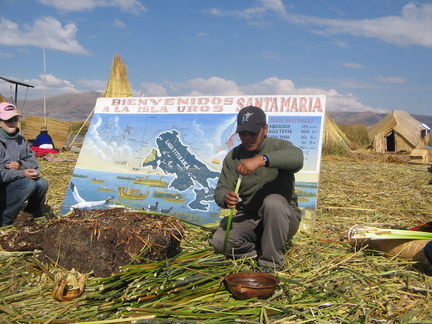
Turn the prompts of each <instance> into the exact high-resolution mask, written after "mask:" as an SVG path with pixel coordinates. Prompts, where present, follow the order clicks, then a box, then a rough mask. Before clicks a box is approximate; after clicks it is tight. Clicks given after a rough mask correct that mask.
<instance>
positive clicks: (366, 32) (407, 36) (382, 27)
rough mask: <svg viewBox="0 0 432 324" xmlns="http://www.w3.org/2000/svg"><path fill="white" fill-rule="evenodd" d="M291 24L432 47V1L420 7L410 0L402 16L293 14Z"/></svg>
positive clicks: (324, 31) (323, 32)
mask: <svg viewBox="0 0 432 324" xmlns="http://www.w3.org/2000/svg"><path fill="white" fill-rule="evenodd" d="M288 20H289V21H290V22H291V23H294V24H298V25H305V26H319V27H322V28H323V30H320V31H319V32H320V33H322V34H328V35H336V34H350V35H354V36H361V37H369V38H376V39H380V40H382V41H385V42H387V43H393V44H397V45H400V46H407V45H420V46H424V47H432V34H431V32H430V30H431V26H432V4H422V5H420V6H419V7H417V6H416V5H415V4H414V3H409V4H407V5H406V6H404V7H403V8H402V11H401V15H400V16H386V17H380V18H375V19H362V20H343V19H322V18H318V17H309V16H301V15H297V16H289V18H288Z"/></svg>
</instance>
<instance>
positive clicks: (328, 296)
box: [0, 153, 432, 323]
mask: <svg viewBox="0 0 432 324" xmlns="http://www.w3.org/2000/svg"><path fill="white" fill-rule="evenodd" d="M62 156H63V157H68V158H70V157H72V158H76V155H73V154H64V153H62ZM401 160H403V158H402V159H400V158H399V157H391V156H390V157H383V156H372V155H367V154H366V155H363V154H354V155H351V156H350V157H348V158H335V157H324V158H323V161H322V164H321V175H320V184H319V194H318V196H319V199H318V210H317V217H316V220H315V227H314V231H313V233H299V234H298V235H297V236H296V238H295V239H294V241H293V244H292V248H291V249H290V251H289V252H288V253H287V258H286V270H284V271H283V272H279V273H278V275H279V276H280V278H281V279H282V282H283V289H282V290H281V291H279V292H278V294H277V296H276V297H275V299H273V300H272V301H270V302H268V303H265V302H258V301H251V302H245V301H242V302H241V303H238V302H237V303H234V302H232V301H231V304H224V303H223V302H222V301H221V300H218V299H217V298H216V297H217V296H216V295H210V297H207V298H208V300H206V301H205V304H199V303H198V299H197V300H195V301H194V302H195V303H196V304H194V303H193V302H192V304H190V302H189V303H188V304H185V307H184V308H181V309H194V310H195V312H199V311H203V312H205V313H206V312H207V314H210V313H211V314H213V315H212V316H214V314H219V313H218V312H220V313H221V314H222V313H223V314H225V317H227V318H228V315H229V314H231V313H232V316H233V317H232V318H235V319H236V320H237V321H239V322H245V323H246V322H268V323H270V322H271V323H290V322H304V323H306V322H307V323H329V322H331V323H353V322H363V323H377V322H386V323H428V322H429V323H432V310H430V308H431V307H430V306H431V296H430V293H431V284H432V279H431V277H430V276H429V274H430V267H429V266H428V265H418V264H416V263H414V262H411V261H410V260H402V259H398V258H388V257H385V256H382V255H380V254H377V253H371V252H367V251H354V250H353V249H352V248H351V247H350V245H349V244H347V242H346V234H347V231H348V229H349V228H350V227H351V226H352V225H354V224H365V225H369V226H375V227H381V228H403V229H406V228H410V227H413V226H415V225H420V224H423V223H425V222H428V221H430V220H432V211H431V206H432V185H428V181H429V180H430V179H431V177H432V175H431V174H430V173H428V172H427V168H426V167H427V166H425V165H413V164H405V163H401ZM389 161H390V162H391V163H388V162H389ZM41 166H42V168H43V170H44V176H45V177H46V178H47V179H48V181H49V182H50V185H51V187H50V190H49V193H48V201H47V203H48V205H49V206H51V208H52V210H53V211H54V212H55V213H57V212H58V210H59V208H60V205H61V203H62V201H63V197H64V193H65V191H66V188H67V186H68V181H69V178H70V175H71V173H72V171H73V166H74V162H48V161H43V160H41ZM209 235H210V234H209V233H208V232H206V231H203V230H200V229H197V228H194V227H191V228H190V231H189V233H188V236H187V237H186V240H185V242H184V243H183V244H184V247H185V249H199V248H206V247H207V244H206V239H207V237H208V236H209ZM221 267H222V268H223V271H226V272H227V273H228V272H229V271H233V269H234V270H235V269H242V264H239V263H236V264H234V266H231V267H228V268H224V267H223V266H221ZM222 268H221V269H222ZM202 271H204V270H202ZM207 271H210V270H207ZM0 273H1V270H0ZM0 280H1V279H0ZM1 281H2V282H4V280H1ZM88 294H90V296H91V293H88ZM223 297H224V299H223V300H227V299H228V300H230V297H229V295H223ZM21 298H22V297H21ZM28 298H29V300H28V301H27V302H21V303H20V304H19V305H21V307H24V306H23V305H26V309H27V312H30V310H28V309H29V305H31V304H32V301H31V300H30V299H32V298H35V299H36V298H40V296H33V295H31V294H29V295H28ZM216 301H217V302H216ZM45 302H48V301H45ZM160 302H161V303H162V301H160ZM213 302H214V304H213ZM208 303H212V307H211V308H208V309H206V308H205V306H203V305H207V304H208ZM17 304H18V303H17ZM19 305H15V307H16V309H19ZM170 305H171V304H170ZM71 306H72V305H69V306H68V310H67V311H66V310H65V309H66V308H64V310H62V313H61V314H63V316H64V320H66V319H67V318H69V319H70V318H73V310H71ZM228 306H229V312H227V311H226V310H227V307H228ZM59 307H60V306H59ZM63 307H66V306H63ZM82 307H83V306H82ZM116 307H118V306H116ZM167 307H168V306H167ZM170 307H171V306H170ZM177 307H178V305H177ZM218 307H219V308H218ZM245 307H246V308H245ZM118 309H120V308H118ZM246 309H247V311H246ZM255 309H258V311H257V312H255V313H254V312H253V311H254V310H255ZM0 310H1V308H0ZM263 310H264V311H263ZM142 311H144V310H142ZM68 312H70V316H69V317H68V316H66V315H67V314H68ZM165 312H166V313H165V315H166V316H167V317H168V318H170V316H171V317H174V318H175V319H174V320H173V321H174V322H180V320H178V318H182V319H183V320H185V319H186V320H185V322H188V320H187V319H188V318H190V317H188V316H191V315H190V314H183V315H180V313H181V312H180V311H179V308H177V311H173V313H171V314H170V313H169V311H168V310H167V311H165ZM153 314H154V311H153ZM176 314H177V315H176ZM257 314H258V315H257ZM263 314H264V315H263ZM2 315H3V316H4V318H6V319H8V318H11V317H7V316H8V315H4V314H2V313H1V312H0V320H1V319H2ZM31 316H33V317H34V318H35V322H37V321H36V319H37V318H38V317H37V314H36V313H32V314H31ZM41 316H42V315H41ZM45 316H46V315H45ZM71 316H72V317H71ZM112 316H113V318H116V317H115V315H112ZM117 316H119V317H120V315H117ZM124 316H125V314H123V317H124ZM134 316H136V315H134ZM212 316H210V315H208V316H207V317H206V316H205V315H204V316H203V317H199V318H198V319H196V321H197V322H207V321H208V322H211V318H213V317H212ZM45 318H46V317H45ZM60 318H62V317H60ZM60 318H58V316H56V315H53V316H50V320H49V321H47V323H48V322H53V323H54V322H56V321H55V320H58V319H60ZM203 318H207V320H204V319H203ZM268 318H270V319H268ZM90 319H92V318H88V320H90ZM93 319H94V318H93ZM176 319H177V320H178V321H177V320H176ZM0 322H1V321H0ZM167 322H169V321H168V320H167ZM194 322H195V320H194ZM214 322H215V323H216V322H218V320H216V321H214ZM222 322H223V321H222ZM228 322H229V321H228ZM22 323H25V321H22ZM107 323H108V322H107ZM142 323H144V322H142Z"/></svg>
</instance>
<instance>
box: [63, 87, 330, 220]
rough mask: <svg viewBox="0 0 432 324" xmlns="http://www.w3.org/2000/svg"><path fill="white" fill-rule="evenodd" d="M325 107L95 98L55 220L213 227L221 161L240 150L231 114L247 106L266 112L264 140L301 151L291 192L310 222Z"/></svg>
mask: <svg viewBox="0 0 432 324" xmlns="http://www.w3.org/2000/svg"><path fill="white" fill-rule="evenodd" d="M325 100H326V98H325V96H317V95H307V96H306V95H305V96H301V95H298V96H297V95H296V96H290V95H286V96H284V95H278V96H202V97H192V96H191V97H140V98H135V97H132V98H99V99H98V100H97V103H96V106H95V110H94V115H93V117H92V120H91V123H90V127H89V129H88V132H87V134H86V137H85V139H84V142H83V145H82V149H81V152H80V154H79V157H78V160H77V163H76V166H75V169H74V171H73V175H72V177H71V181H70V185H69V187H68V190H67V192H66V195H65V198H64V202H63V206H62V210H61V213H62V214H66V213H67V212H69V211H70V210H72V209H74V208H112V207H113V205H119V204H120V205H124V206H128V207H132V208H137V209H145V210H151V211H157V212H162V213H167V214H170V215H173V216H175V217H178V218H180V219H183V220H186V221H189V222H192V223H195V224H200V225H205V224H211V223H215V222H217V223H218V222H219V220H220V218H221V217H222V216H223V215H226V213H227V212H226V210H221V209H220V208H219V207H218V206H217V205H216V203H215V202H214V197H213V193H214V189H215V187H216V184H217V180H218V176H219V174H220V171H221V168H222V162H223V159H224V157H225V155H226V154H227V153H228V151H229V150H230V149H232V148H233V147H235V146H237V145H239V144H240V140H239V137H238V135H237V134H236V132H235V130H236V117H237V113H238V111H239V110H240V109H241V108H243V107H246V106H249V105H254V106H258V107H261V108H262V109H263V110H264V111H265V112H266V115H267V120H268V127H269V131H268V136H270V137H276V138H280V139H284V140H288V141H290V142H292V143H293V144H294V145H296V146H298V147H300V148H301V149H302V150H303V152H304V157H305V163H304V167H303V169H302V170H301V171H300V172H299V173H298V174H296V188H297V192H298V194H299V204H300V207H301V208H302V210H303V211H304V213H305V215H306V217H305V218H306V219H308V218H310V219H313V215H314V214H315V210H316V197H317V190H318V180H319V179H318V178H319V170H320V159H321V146H322V136H323V123H324V111H325ZM308 215H309V216H308ZM310 215H312V216H310Z"/></svg>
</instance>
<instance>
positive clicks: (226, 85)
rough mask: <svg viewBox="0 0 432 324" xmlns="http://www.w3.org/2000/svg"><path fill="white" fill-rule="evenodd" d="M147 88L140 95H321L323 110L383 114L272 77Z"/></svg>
mask: <svg viewBox="0 0 432 324" xmlns="http://www.w3.org/2000/svg"><path fill="white" fill-rule="evenodd" d="M146 85H148V84H146ZM151 85H152V87H153V89H156V91H151V89H150V88H147V91H144V92H145V95H146V96H149V97H152V96H171V95H179V96H184V95H188V96H191V95H195V96H211V95H215V96H217V95H219V96H230V95H231V96H241V95H325V96H327V109H329V110H332V111H374V112H377V113H387V110H385V109H380V108H374V107H370V106H367V105H364V104H362V103H361V102H359V101H358V99H357V98H356V97H354V96H353V95H352V94H340V93H338V92H337V91H336V90H334V89H330V90H325V89H320V88H297V87H296V86H295V84H294V82H293V81H291V80H287V79H279V78H276V77H271V78H268V79H265V80H263V81H261V82H257V83H254V84H249V85H244V86H239V85H237V84H236V83H235V82H234V81H231V80H225V79H223V78H219V77H211V78H208V79H202V78H196V79H192V80H188V81H186V82H184V83H176V84H169V85H168V86H169V87H170V89H171V90H172V91H168V90H165V88H164V87H162V85H159V84H151ZM162 89H163V90H162ZM173 92H176V93H173Z"/></svg>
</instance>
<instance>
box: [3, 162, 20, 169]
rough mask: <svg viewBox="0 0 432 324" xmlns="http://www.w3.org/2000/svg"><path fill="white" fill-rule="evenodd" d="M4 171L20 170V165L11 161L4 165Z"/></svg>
mask: <svg viewBox="0 0 432 324" xmlns="http://www.w3.org/2000/svg"><path fill="white" fill-rule="evenodd" d="M6 169H10V170H21V164H20V163H18V161H12V162H9V163H8V164H6Z"/></svg>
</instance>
